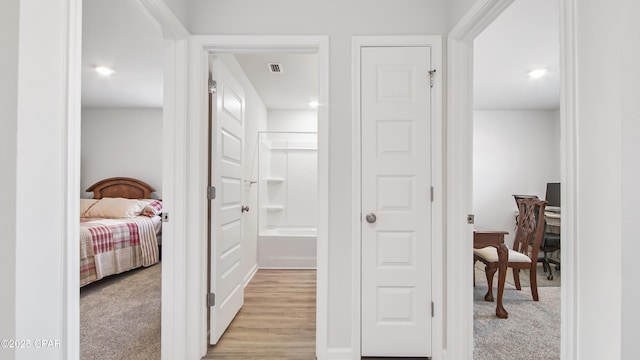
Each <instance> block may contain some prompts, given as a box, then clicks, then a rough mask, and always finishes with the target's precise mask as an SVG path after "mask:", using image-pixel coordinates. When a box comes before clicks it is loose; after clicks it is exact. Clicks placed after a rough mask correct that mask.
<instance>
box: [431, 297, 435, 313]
mask: <svg viewBox="0 0 640 360" xmlns="http://www.w3.org/2000/svg"><path fill="white" fill-rule="evenodd" d="M435 307H436V306H435V305H434V304H433V301H432V302H431V317H434V316H435V313H436V310H435Z"/></svg>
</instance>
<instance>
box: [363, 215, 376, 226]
mask: <svg viewBox="0 0 640 360" xmlns="http://www.w3.org/2000/svg"><path fill="white" fill-rule="evenodd" d="M365 219H367V222H368V223H369V224H373V223H374V222H376V220H377V217H376V214H374V213H368V214H367V216H366V217H365Z"/></svg>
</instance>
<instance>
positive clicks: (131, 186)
mask: <svg viewBox="0 0 640 360" xmlns="http://www.w3.org/2000/svg"><path fill="white" fill-rule="evenodd" d="M85 191H88V192H93V198H94V199H102V198H103V197H121V198H126V199H150V198H151V193H152V192H154V191H156V189H154V188H152V187H151V186H150V185H149V184H147V183H145V182H143V181H140V180H136V179H132V178H127V177H113V178H108V179H104V180H101V181H98V182H97V183H95V184H93V185H91V186H89V187H88V188H87V190H85Z"/></svg>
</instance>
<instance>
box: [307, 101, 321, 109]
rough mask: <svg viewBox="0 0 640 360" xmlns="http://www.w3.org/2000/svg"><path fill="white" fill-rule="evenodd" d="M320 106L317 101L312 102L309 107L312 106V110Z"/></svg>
mask: <svg viewBox="0 0 640 360" xmlns="http://www.w3.org/2000/svg"><path fill="white" fill-rule="evenodd" d="M318 105H320V103H319V102H317V101H310V102H309V106H311V107H312V108H317V107H318Z"/></svg>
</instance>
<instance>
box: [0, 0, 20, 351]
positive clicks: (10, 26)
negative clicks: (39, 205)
mask: <svg viewBox="0 0 640 360" xmlns="http://www.w3.org/2000/svg"><path fill="white" fill-rule="evenodd" d="M19 4H20V1H18V0H9V1H4V2H3V3H2V11H1V12H0V69H2V71H0V114H2V119H0V168H1V169H2V171H0V199H2V201H1V202H0V214H2V216H0V234H2V241H0V289H2V292H3V295H2V296H0V324H2V326H0V339H11V338H13V337H14V336H15V326H16V322H15V320H16V317H15V306H16V298H15V296H14V295H15V293H16V156H17V136H16V135H17V110H18V109H17V105H18V92H17V91H16V89H17V87H18V31H19V28H18V18H19ZM13 355H14V354H13V350H10V349H0V356H1V357H2V358H3V359H5V358H6V359H12V358H13Z"/></svg>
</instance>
